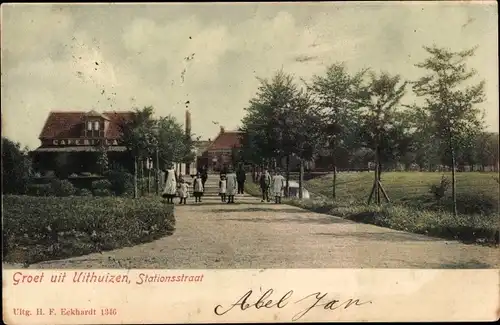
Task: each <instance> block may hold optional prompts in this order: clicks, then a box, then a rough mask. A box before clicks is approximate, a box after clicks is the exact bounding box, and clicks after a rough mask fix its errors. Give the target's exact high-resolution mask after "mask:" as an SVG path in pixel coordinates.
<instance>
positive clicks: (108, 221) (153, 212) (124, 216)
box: [3, 196, 175, 264]
mask: <svg viewBox="0 0 500 325" xmlns="http://www.w3.org/2000/svg"><path fill="white" fill-rule="evenodd" d="M3 203H4V204H3V212H4V215H3V217H4V230H3V243H4V260H5V261H7V262H13V263H26V264H32V263H36V262H40V261H45V260H52V259H60V258H68V257H72V256H79V255H85V254H90V253H93V252H99V251H104V250H111V249H116V248H120V247H124V246H132V245H136V244H139V243H143V242H148V241H152V240H155V239H158V238H160V237H161V236H164V235H166V234H172V233H173V231H174V229H175V218H174V214H173V212H174V210H173V206H171V205H167V206H166V205H164V204H163V203H162V202H161V201H160V200H157V199H147V198H142V199H141V200H133V199H125V198H117V197H112V198H96V197H90V198H81V197H76V196H75V197H65V198H55V197H52V198H47V197H29V196H5V197H4V201H3Z"/></svg>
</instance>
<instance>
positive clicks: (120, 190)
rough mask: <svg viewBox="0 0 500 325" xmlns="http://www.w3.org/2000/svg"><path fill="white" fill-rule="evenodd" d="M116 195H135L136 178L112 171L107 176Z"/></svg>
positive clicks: (125, 173)
mask: <svg viewBox="0 0 500 325" xmlns="http://www.w3.org/2000/svg"><path fill="white" fill-rule="evenodd" d="M106 177H107V179H108V181H109V182H110V184H111V186H110V189H111V191H113V193H115V194H116V195H129V194H132V193H134V176H133V175H131V174H129V173H127V172H124V171H110V172H108V173H107V174H106Z"/></svg>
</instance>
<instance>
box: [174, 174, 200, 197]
mask: <svg viewBox="0 0 500 325" xmlns="http://www.w3.org/2000/svg"><path fill="white" fill-rule="evenodd" d="M189 185H190V184H189V183H188V182H186V181H185V180H184V179H182V178H181V180H180V184H179V186H178V189H177V195H178V196H179V199H180V201H179V204H186V203H187V202H186V201H187V198H188V197H189ZM203 191H204V188H203V180H202V179H201V177H200V175H199V174H197V175H196V176H195V178H194V180H193V196H194V201H195V202H201V197H202V196H203Z"/></svg>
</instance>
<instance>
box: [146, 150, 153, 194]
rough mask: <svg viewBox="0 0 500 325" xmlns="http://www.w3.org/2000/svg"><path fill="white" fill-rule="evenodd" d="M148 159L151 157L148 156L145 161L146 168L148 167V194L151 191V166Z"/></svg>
mask: <svg viewBox="0 0 500 325" xmlns="http://www.w3.org/2000/svg"><path fill="white" fill-rule="evenodd" d="M150 159H151V158H148V160H147V163H146V165H147V168H148V194H150V193H151V167H152V166H151V164H150Z"/></svg>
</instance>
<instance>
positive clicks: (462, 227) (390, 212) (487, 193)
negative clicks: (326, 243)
mask: <svg viewBox="0 0 500 325" xmlns="http://www.w3.org/2000/svg"><path fill="white" fill-rule="evenodd" d="M442 175H443V174H441V173H421V172H391V173H384V174H382V184H383V186H384V188H385V190H386V192H387V193H388V195H389V198H390V199H391V203H390V204H383V205H382V206H380V207H378V206H376V205H374V204H372V205H367V199H368V196H369V194H370V190H371V187H372V182H373V173H369V172H360V173H339V174H338V177H337V199H336V200H332V199H331V192H332V175H326V176H323V177H320V178H316V179H311V180H309V181H306V182H305V183H304V185H305V188H306V189H307V190H308V191H309V192H310V193H311V198H310V199H303V200H299V199H284V200H283V203H285V204H290V205H294V206H298V207H301V208H304V209H307V210H311V211H314V212H319V213H325V214H330V215H334V216H338V217H341V218H345V219H349V220H353V221H356V222H362V223H369V224H374V225H377V226H382V227H388V228H391V229H396V230H403V231H408V232H413V233H418V234H425V235H429V236H434V237H441V238H446V239H456V240H461V241H463V242H465V243H486V244H494V243H497V240H498V233H497V232H498V229H499V212H498V207H499V204H498V201H499V199H498V197H499V184H498V182H497V181H496V180H495V176H496V173H470V172H469V173H458V174H457V205H458V211H459V216H458V217H454V216H453V214H452V213H451V211H452V202H451V197H450V193H447V196H446V197H444V198H443V199H441V200H440V201H439V202H438V201H436V199H435V198H434V197H433V195H432V194H431V193H429V190H430V187H431V185H432V184H439V182H440V180H441V176H442ZM445 176H448V177H451V175H450V174H445ZM247 183H248V185H247V186H246V187H247V188H246V190H247V192H248V193H249V194H252V195H256V196H260V189H259V187H258V185H257V184H254V183H252V182H247ZM448 192H449V191H448Z"/></svg>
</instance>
